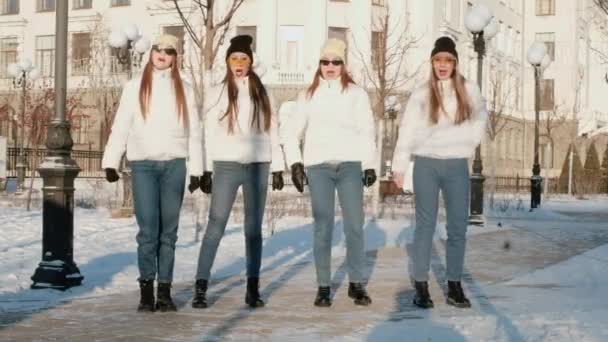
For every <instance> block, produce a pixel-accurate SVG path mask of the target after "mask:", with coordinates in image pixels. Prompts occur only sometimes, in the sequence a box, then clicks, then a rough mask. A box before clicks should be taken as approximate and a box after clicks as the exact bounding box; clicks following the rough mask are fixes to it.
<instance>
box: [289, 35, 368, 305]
mask: <svg viewBox="0 0 608 342" xmlns="http://www.w3.org/2000/svg"><path fill="white" fill-rule="evenodd" d="M345 47H346V46H345V44H344V42H343V41H341V40H338V39H329V40H328V41H327V42H326V43H325V45H324V46H323V48H322V49H321V58H320V61H319V67H318V69H317V71H316V74H315V77H314V81H313V83H312V85H311V86H310V87H309V88H308V90H306V91H305V92H303V93H302V94H300V96H299V98H298V102H297V110H296V112H295V113H294V114H293V115H292V116H291V117H290V120H289V121H288V123H287V125H288V128H287V131H286V135H285V137H284V140H285V141H284V148H285V155H286V158H287V162H288V163H289V165H291V171H292V180H293V183H294V185H295V186H296V188H297V189H298V191H300V192H302V191H303V190H304V184H305V183H306V180H308V183H309V184H308V185H309V187H310V195H311V202H312V211H313V216H314V221H315V222H314V256H315V265H316V272H317V283H318V286H319V288H318V291H317V296H316V298H315V301H314V304H315V305H316V306H324V307H327V306H330V305H331V294H330V285H331V279H330V277H331V267H330V266H331V265H330V264H331V247H332V232H333V228H334V216H335V210H334V207H335V205H334V203H335V196H336V190H337V192H338V197H339V200H340V205H341V207H342V216H343V219H344V235H345V237H346V261H347V265H348V274H349V280H350V284H349V288H348V295H349V297H351V298H353V299H354V301H355V304H357V305H369V304H370V303H371V299H370V297H369V295H368V294H367V291H366V290H365V287H364V281H365V279H364V268H365V254H364V253H365V250H364V234H363V220H364V213H363V185H365V186H371V185H372V184H373V183H374V182H375V180H376V173H375V170H374V166H375V163H374V160H375V154H376V148H375V139H374V118H373V114H372V111H371V106H370V103H369V97H368V94H367V93H366V92H365V90H364V89H363V88H361V87H359V86H357V85H356V84H355V83H354V82H353V80H352V79H351V78H350V76H349V75H348V72H347V70H346V66H345V65H344V60H345ZM302 140H304V156H303V158H302V154H301V152H300V143H301V141H302ZM304 166H306V172H305V171H304ZM363 170H365V171H363Z"/></svg>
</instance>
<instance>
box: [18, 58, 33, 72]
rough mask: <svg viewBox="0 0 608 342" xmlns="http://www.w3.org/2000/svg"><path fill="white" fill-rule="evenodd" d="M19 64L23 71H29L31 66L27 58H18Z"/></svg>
mask: <svg viewBox="0 0 608 342" xmlns="http://www.w3.org/2000/svg"><path fill="white" fill-rule="evenodd" d="M19 66H21V70H23V71H30V70H31V69H32V68H33V65H32V61H31V60H29V58H24V59H22V60H20V61H19Z"/></svg>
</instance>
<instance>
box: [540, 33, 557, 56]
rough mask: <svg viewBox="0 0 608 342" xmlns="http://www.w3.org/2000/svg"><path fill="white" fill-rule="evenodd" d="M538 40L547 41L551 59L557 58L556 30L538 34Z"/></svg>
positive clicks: (546, 44)
mask: <svg viewBox="0 0 608 342" xmlns="http://www.w3.org/2000/svg"><path fill="white" fill-rule="evenodd" d="M536 40H537V41H539V42H543V43H545V46H547V54H548V55H549V57H551V60H552V61H554V60H555V33H554V32H542V33H537V34H536Z"/></svg>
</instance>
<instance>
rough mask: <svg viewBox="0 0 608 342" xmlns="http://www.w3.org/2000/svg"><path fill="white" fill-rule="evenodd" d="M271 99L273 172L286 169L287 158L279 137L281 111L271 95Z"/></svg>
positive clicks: (271, 166) (271, 167)
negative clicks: (284, 155)
mask: <svg viewBox="0 0 608 342" xmlns="http://www.w3.org/2000/svg"><path fill="white" fill-rule="evenodd" d="M269 100H270V109H271V116H270V132H269V133H270V150H271V156H272V162H271V165H270V169H271V170H272V172H278V171H284V170H285V158H284V157H283V149H282V148H281V141H280V139H279V113H278V108H277V107H276V101H275V100H274V98H273V97H272V96H271V95H269Z"/></svg>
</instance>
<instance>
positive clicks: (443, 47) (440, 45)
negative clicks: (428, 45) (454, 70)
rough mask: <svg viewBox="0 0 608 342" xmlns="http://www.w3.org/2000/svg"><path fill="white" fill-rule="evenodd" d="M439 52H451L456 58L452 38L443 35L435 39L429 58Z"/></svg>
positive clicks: (456, 53)
mask: <svg viewBox="0 0 608 342" xmlns="http://www.w3.org/2000/svg"><path fill="white" fill-rule="evenodd" d="M439 52H447V53H450V54H452V55H453V56H454V57H456V60H458V52H457V51H456V43H454V41H453V40H452V38H450V37H447V36H444V37H440V38H439V39H437V40H436V41H435V47H434V48H433V51H431V58H433V56H435V55H436V54H438V53H439Z"/></svg>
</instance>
